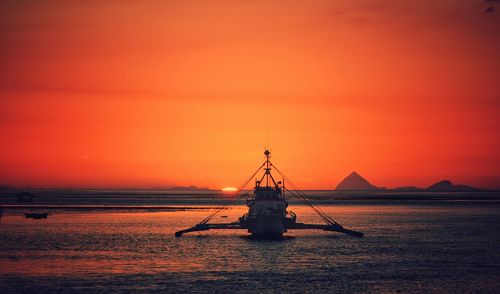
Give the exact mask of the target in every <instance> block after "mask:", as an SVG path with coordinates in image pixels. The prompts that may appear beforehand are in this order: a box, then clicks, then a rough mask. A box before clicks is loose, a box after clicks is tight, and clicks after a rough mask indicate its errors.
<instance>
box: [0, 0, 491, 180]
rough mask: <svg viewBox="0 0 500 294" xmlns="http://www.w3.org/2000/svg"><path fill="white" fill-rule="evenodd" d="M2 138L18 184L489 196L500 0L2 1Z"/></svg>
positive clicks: (4, 168)
mask: <svg viewBox="0 0 500 294" xmlns="http://www.w3.org/2000/svg"><path fill="white" fill-rule="evenodd" d="M491 7H493V9H491ZM487 11H488V12H487ZM0 135H1V138H2V139H1V143H0V184H8V185H15V186H27V185H29V186H33V187H88V188H90V187H95V188H116V187H134V188H150V187H166V186H176V185H191V184H193V185H197V186H208V187H211V188H222V187H227V186H238V185H239V184H241V182H242V181H243V180H244V179H245V178H247V177H248V176H249V175H250V174H251V173H252V172H253V171H254V170H255V169H256V168H257V167H258V165H259V164H260V163H261V162H262V161H263V160H264V156H263V151H264V149H265V148H266V146H267V145H268V142H269V144H270V147H271V150H272V152H273V161H274V162H275V163H276V165H277V166H278V167H279V168H280V169H281V170H282V171H284V172H285V173H286V174H287V175H288V176H289V177H290V178H292V179H294V181H295V182H296V184H298V186H300V187H301V188H304V189H331V188H334V187H335V185H336V184H337V183H338V182H339V181H340V180H342V178H344V177H345V176H347V175H348V174H349V173H350V172H351V171H353V170H355V171H357V172H358V173H360V174H361V175H363V176H364V177H366V178H367V179H368V180H369V181H370V182H372V183H373V184H375V185H378V186H385V187H397V186H407V185H416V186H422V187H425V186H428V185H430V184H432V183H433V182H436V181H438V180H442V179H449V180H452V181H453V182H456V183H462V184H468V185H473V186H479V187H484V188H500V2H499V1H491V0H490V1H484V0H483V1H481V0H464V1H451V0H450V1H444V0H443V1H434V0H431V1H401V0H400V1H375V0H367V1H362V0H360V1H348V0H346V1H320V0H318V1H305V0H304V1H292V0H283V1H201V0H200V1H185V0H183V1H126V0H120V1H100V0H99V1H97V0H96V1H1V2H0Z"/></svg>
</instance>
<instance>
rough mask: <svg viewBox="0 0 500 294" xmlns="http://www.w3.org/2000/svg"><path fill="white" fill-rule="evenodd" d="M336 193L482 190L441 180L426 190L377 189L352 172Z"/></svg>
mask: <svg viewBox="0 0 500 294" xmlns="http://www.w3.org/2000/svg"><path fill="white" fill-rule="evenodd" d="M335 190H336V191H391V190H392V191H400V192H480V191H484V190H483V189H479V188H475V187H471V186H466V185H461V184H458V185H455V184H453V183H452V182H451V181H449V180H442V181H439V182H437V183H434V184H432V185H430V186H429V187H427V188H418V187H415V186H405V187H398V188H394V189H387V188H385V187H377V186H375V185H372V184H371V183H370V182H368V180H366V179H365V178H363V177H362V176H361V175H360V174H358V173H357V172H355V171H353V172H352V173H350V174H349V175H348V176H347V177H346V178H345V179H343V180H342V181H341V182H340V183H339V184H338V185H337V187H336V188H335Z"/></svg>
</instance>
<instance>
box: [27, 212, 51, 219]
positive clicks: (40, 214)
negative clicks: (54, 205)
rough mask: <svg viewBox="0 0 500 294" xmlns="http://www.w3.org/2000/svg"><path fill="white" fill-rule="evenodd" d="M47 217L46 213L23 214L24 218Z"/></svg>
mask: <svg viewBox="0 0 500 294" xmlns="http://www.w3.org/2000/svg"><path fill="white" fill-rule="evenodd" d="M47 216H49V213H48V212H24V217H25V218H32V219H42V218H47Z"/></svg>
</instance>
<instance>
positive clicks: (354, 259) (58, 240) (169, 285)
mask: <svg viewBox="0 0 500 294" xmlns="http://www.w3.org/2000/svg"><path fill="white" fill-rule="evenodd" d="M323 209H324V210H325V211H326V212H328V213H329V214H330V215H332V216H333V217H334V218H335V219H336V220H337V221H338V222H339V223H341V224H342V225H344V226H345V227H346V228H349V229H353V230H358V231H362V232H364V233H365V237H364V238H354V237H350V236H347V235H341V234H338V233H332V232H323V231H314V230H304V231H290V232H289V233H288V234H287V236H286V237H285V238H284V239H283V240H254V239H252V238H249V237H248V234H247V233H246V232H245V231H243V230H234V231H232V230H221V231H206V232H196V233H191V234H186V235H184V236H183V237H181V238H176V237H174V232H175V231H177V230H180V229H183V228H186V227H189V226H192V225H194V224H195V223H197V222H199V221H200V220H201V219H203V218H204V217H205V216H206V215H207V214H208V213H209V211H207V210H202V211H176V212H144V211H130V212H128V211H64V210H60V211H57V212H56V213H55V214H53V215H50V216H49V218H48V219H46V220H33V219H26V218H24V217H23V216H22V215H21V211H18V212H15V211H14V212H10V213H6V211H5V210H4V214H3V217H2V218H1V219H0V291H1V292H2V293H10V292H12V293H14V292H28V293H43V292H47V293H49V292H50V293H52V292H129V291H133V292H175V293H182V292H204V293H205V292H229V293H238V292H255V293H281V292H291V293H304V292H306V293H307V292H310V293H324V292H341V293H343V292H354V293H356V292H387V293H396V292H402V293H477V292H480V293H495V292H500V204H499V203H497V202H494V203H489V204H488V203H483V204H470V203H467V202H466V201H465V202H460V201H457V202H456V203H451V204H450V203H444V204H427V205H420V204H411V203H410V204H407V205H402V204H398V205H389V204H386V203H384V204H383V205H382V204H381V205H361V204H356V205H348V204H344V205H325V206H323ZM289 210H292V211H295V212H296V213H297V216H298V221H301V222H314V223H321V221H320V219H319V218H318V217H317V216H316V215H315V214H314V213H313V212H312V211H311V210H310V209H309V208H308V207H305V206H300V205H296V206H291V207H289ZM245 212H246V207H244V206H232V207H230V209H227V210H225V211H223V212H222V213H221V215H220V216H218V217H216V218H215V219H214V220H213V222H229V221H233V220H235V219H237V217H238V216H240V215H242V214H243V213H245ZM221 216H227V217H221Z"/></svg>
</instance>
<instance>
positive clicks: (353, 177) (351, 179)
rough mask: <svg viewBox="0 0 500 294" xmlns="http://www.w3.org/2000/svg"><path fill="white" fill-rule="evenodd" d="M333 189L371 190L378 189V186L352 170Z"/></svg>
mask: <svg viewBox="0 0 500 294" xmlns="http://www.w3.org/2000/svg"><path fill="white" fill-rule="evenodd" d="M335 190H339V191H371V190H379V188H377V187H376V186H374V185H372V184H370V182H368V181H367V180H366V179H365V178H363V177H362V176H361V175H360V174H358V173H357V172H355V171H353V172H352V173H350V174H349V175H348V176H347V177H346V178H345V179H343V180H342V181H341V182H340V183H339V184H338V185H337V187H336V188H335Z"/></svg>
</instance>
